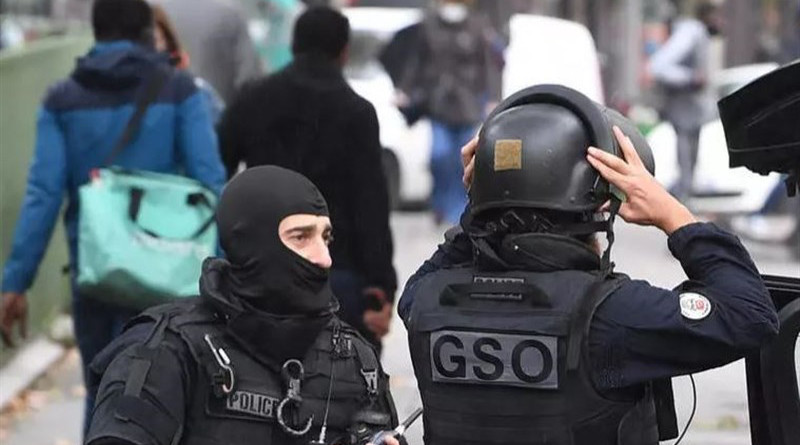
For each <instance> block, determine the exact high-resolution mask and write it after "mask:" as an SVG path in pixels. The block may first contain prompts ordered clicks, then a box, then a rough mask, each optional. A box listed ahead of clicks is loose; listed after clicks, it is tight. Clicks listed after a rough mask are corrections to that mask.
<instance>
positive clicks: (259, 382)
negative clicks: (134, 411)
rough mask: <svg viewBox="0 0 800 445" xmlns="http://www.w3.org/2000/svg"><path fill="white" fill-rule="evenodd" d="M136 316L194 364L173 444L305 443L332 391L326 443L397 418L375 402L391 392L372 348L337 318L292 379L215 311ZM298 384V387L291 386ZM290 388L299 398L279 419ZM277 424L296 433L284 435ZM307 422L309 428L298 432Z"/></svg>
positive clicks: (312, 435)
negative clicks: (183, 348)
mask: <svg viewBox="0 0 800 445" xmlns="http://www.w3.org/2000/svg"><path fill="white" fill-rule="evenodd" d="M172 306H175V305H172ZM140 318H145V319H146V318H151V319H153V320H155V321H156V325H155V327H154V328H153V331H154V332H155V334H154V335H156V336H157V335H159V334H158V332H159V331H161V332H163V331H164V330H166V329H168V330H171V331H173V332H175V333H177V334H178V335H179V336H180V337H181V338H182V339H183V341H184V342H185V344H186V345H188V348H189V350H190V352H191V356H192V358H193V359H194V360H193V362H194V365H195V366H196V374H195V375H196V380H195V381H194V388H193V389H192V390H190V397H191V399H190V400H188V407H187V413H186V418H185V420H184V425H183V431H182V434H181V437H180V441H179V442H174V443H180V444H187V445H189V444H191V445H206V444H208V445H210V444H221V443H226V444H232V445H233V444H251V443H253V444H255V443H257V444H260V445H270V444H276V445H277V444H308V443H309V442H310V441H312V440H316V439H317V438H318V435H319V431H320V428H321V427H322V424H323V419H324V418H325V413H326V406H327V401H328V394H329V391H331V392H330V406H329V409H327V412H328V427H327V438H326V443H341V444H347V443H351V442H352V441H353V440H355V437H356V436H358V435H359V434H361V435H363V434H365V432H366V431H367V430H369V431H376V430H380V429H390V428H391V426H392V425H393V424H394V423H395V421H396V419H394V418H393V417H394V413H393V411H391V407H390V409H388V410H387V409H386V404H385V403H381V402H382V401H385V400H386V399H383V400H379V399H380V398H386V397H388V392H387V391H388V388H387V386H388V384H387V380H388V379H387V378H386V377H385V374H383V371H382V369H381V368H380V364H379V362H378V359H377V356H376V354H375V352H374V351H373V350H372V349H371V347H370V346H368V344H367V343H366V342H365V341H364V340H363V339H362V338H361V337H359V335H358V333H357V332H356V331H355V330H354V329H352V328H351V327H349V326H348V325H346V324H344V323H342V322H341V321H340V320H339V319H338V318H336V317H333V319H332V320H331V322H330V323H329V324H328V326H327V327H326V328H325V329H324V330H323V331H322V332H321V333H320V335H319V336H318V338H317V339H316V340H315V343H314V344H313V346H312V347H311V348H310V349H309V351H308V353H307V354H306V356H305V358H304V359H303V360H302V368H303V375H302V378H300V379H299V381H298V382H291V381H290V380H291V379H290V378H289V377H290V376H289V375H287V372H286V371H284V369H283V368H284V366H283V364H282V363H272V362H269V361H262V360H257V359H255V358H253V357H252V355H251V354H248V353H246V351H244V350H243V349H242V348H241V347H240V346H239V345H238V344H237V342H236V341H235V340H233V339H232V338H231V337H230V336H229V335H227V334H226V332H225V323H224V322H223V321H222V320H221V319H220V318H219V316H218V315H217V314H214V313H212V312H211V311H210V310H209V309H208V308H207V307H205V306H203V305H201V304H193V305H191V308H190V309H189V310H182V311H180V312H178V313H177V314H169V313H166V314H165V313H159V312H158V311H152V310H151V311H147V312H145V313H144V314H143V315H141V316H140ZM265 341H281V339H265ZM151 372H157V370H151ZM332 379H333V381H334V382H333V386H332V387H331V380H332ZM298 383H299V387H294V386H292V385H295V384H298ZM290 387H291V388H293V389H299V394H298V395H299V397H297V398H296V401H297V403H295V402H294V401H292V400H289V401H287V402H286V403H285V404H286V405H287V406H286V407H284V408H283V410H285V415H284V416H283V417H282V418H280V417H281V416H279V411H281V404H282V402H283V401H284V399H286V398H287V390H288V389H289V388H290ZM309 419H310V420H309ZM281 422H283V423H284V424H285V425H287V426H288V427H289V428H291V429H292V430H294V431H297V432H298V433H297V434H289V433H287V432H286V431H285V430H284V429H283V428H282V426H281ZM307 422H310V424H311V426H310V428H309V429H308V431H307V432H306V433H305V434H299V432H300V431H303V430H304V429H305V427H306V423H307Z"/></svg>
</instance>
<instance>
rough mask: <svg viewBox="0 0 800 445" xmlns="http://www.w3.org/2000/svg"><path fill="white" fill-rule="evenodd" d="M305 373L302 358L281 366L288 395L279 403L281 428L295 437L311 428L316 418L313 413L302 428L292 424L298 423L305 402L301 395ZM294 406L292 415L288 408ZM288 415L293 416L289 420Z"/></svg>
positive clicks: (278, 416)
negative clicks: (301, 384)
mask: <svg viewBox="0 0 800 445" xmlns="http://www.w3.org/2000/svg"><path fill="white" fill-rule="evenodd" d="M304 375H305V369H304V368H303V364H302V363H301V362H300V360H296V359H291V360H287V361H286V362H285V363H284V364H283V366H282V367H281V376H282V377H283V381H284V382H285V383H286V396H285V397H284V398H283V400H281V403H280V404H279V405H278V412H277V416H276V417H277V418H278V424H279V425H280V426H281V429H282V430H283V431H284V432H285V433H287V434H289V435H291V436H294V437H300V436H304V435H305V434H306V433H308V431H309V430H311V423H312V422H313V420H314V416H313V415H312V416H311V417H309V418H308V419H307V420H306V424H305V425H304V426H302V427H301V428H294V427H293V426H292V425H294V424H297V423H298V422H297V416H298V414H299V412H300V404H301V403H303V398H302V397H301V396H300V383H301V381H302V380H303V377H304ZM290 408H292V409H293V410H292V411H294V412H293V413H292V415H290V414H287V410H289V409H290ZM287 416H290V417H291V418H290V419H289V420H287Z"/></svg>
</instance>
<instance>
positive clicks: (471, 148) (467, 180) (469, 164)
mask: <svg viewBox="0 0 800 445" xmlns="http://www.w3.org/2000/svg"><path fill="white" fill-rule="evenodd" d="M477 150H478V136H475V137H474V138H472V140H471V141H469V142H467V145H465V146H463V147H461V165H462V166H463V167H464V177H463V178H462V181H464V187H466V189H467V190H469V188H470V187H471V186H472V175H473V173H475V152H476V151H477Z"/></svg>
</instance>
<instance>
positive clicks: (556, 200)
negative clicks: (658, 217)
mask: <svg viewBox="0 0 800 445" xmlns="http://www.w3.org/2000/svg"><path fill="white" fill-rule="evenodd" d="M614 125H616V126H618V127H619V128H620V129H621V130H622V131H623V133H625V134H626V135H627V136H628V137H630V138H631V140H632V141H633V144H634V146H635V148H636V151H637V152H638V153H639V157H641V159H642V162H643V163H644V165H645V166H646V167H647V169H648V170H649V171H650V173H655V162H654V160H653V154H652V152H651V150H650V146H649V145H648V144H647V141H646V140H645V138H644V136H642V134H641V133H640V132H639V131H638V130H637V129H636V127H635V126H634V124H633V123H632V122H630V121H629V120H627V119H626V118H625V117H623V116H622V115H621V114H619V113H617V112H616V111H614V110H611V109H609V108H606V107H604V106H602V105H599V104H597V103H594V102H592V101H591V100H590V99H589V98H587V97H586V96H584V95H583V94H581V93H579V92H577V91H575V90H573V89H570V88H567V87H564V86H561V85H537V86H534V87H530V88H526V89H524V90H522V91H520V92H518V93H516V94H514V95H512V96H510V97H509V98H507V99H506V100H504V101H503V102H502V103H501V104H500V105H499V106H498V107H497V108H495V110H494V111H492V113H491V114H490V115H489V117H488V118H487V119H486V121H485V123H484V125H483V128H482V129H481V132H480V135H479V141H478V150H477V153H476V155H475V174H474V177H473V181H472V187H471V188H470V192H469V197H470V211H471V214H472V215H473V216H474V215H477V214H479V213H481V212H483V211H485V210H489V209H499V208H512V207H516V208H532V209H547V210H555V211H561V212H575V213H587V212H592V211H595V210H597V209H598V208H599V207H600V206H601V205H602V204H603V203H605V202H606V201H608V200H609V199H612V198H613V195H612V192H613V191H612V190H611V188H610V187H609V184H608V183H607V182H606V181H605V180H604V179H603V178H602V177H601V176H600V174H599V173H598V172H597V170H595V169H594V168H593V167H592V166H591V165H590V164H589V162H588V161H587V160H586V150H587V148H588V147H589V146H590V145H591V146H594V147H597V148H600V149H602V150H605V151H607V152H609V153H612V154H614V155H617V156H620V157H622V150H621V149H620V147H619V145H618V143H617V141H616V139H615V137H614V133H613V132H612V127H613V126H614Z"/></svg>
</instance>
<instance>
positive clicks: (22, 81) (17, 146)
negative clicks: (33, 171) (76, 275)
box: [0, 35, 92, 364]
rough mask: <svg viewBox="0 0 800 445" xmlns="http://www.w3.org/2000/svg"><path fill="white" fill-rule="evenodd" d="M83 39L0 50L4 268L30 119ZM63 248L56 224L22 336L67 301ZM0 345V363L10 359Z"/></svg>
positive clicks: (31, 135)
mask: <svg viewBox="0 0 800 445" xmlns="http://www.w3.org/2000/svg"><path fill="white" fill-rule="evenodd" d="M91 42H92V41H91V38H90V37H89V36H85V35H77V36H65V37H54V38H47V39H43V40H40V41H37V42H34V43H31V44H27V45H25V46H23V47H21V48H14V49H8V50H3V51H2V52H0V266H1V265H3V264H5V261H6V258H8V255H9V250H10V248H11V240H12V236H13V233H14V229H15V226H16V223H17V218H18V216H19V211H20V206H21V203H22V199H23V196H24V193H25V186H26V182H27V176H28V167H29V165H30V162H31V157H32V154H33V146H34V140H35V136H36V115H37V110H38V109H39V107H40V105H41V100H42V98H43V97H44V95H45V92H46V91H47V88H48V87H49V86H50V85H52V84H53V83H54V82H56V81H57V80H58V79H60V78H63V77H65V76H67V75H68V74H69V72H70V71H71V70H72V68H73V66H74V65H75V58H76V57H77V56H78V55H80V54H82V53H84V52H85V51H86V50H87V49H88V48H89V46H90V45H91ZM66 264H67V248H66V240H65V238H64V230H63V224H62V223H61V222H60V221H59V223H58V226H57V228H56V230H55V232H54V234H53V238H52V240H51V242H50V246H49V248H48V250H47V253H46V254H45V257H44V260H43V261H42V263H41V266H40V267H39V273H38V275H37V277H36V280H35V281H34V284H33V287H32V288H31V289H30V290H29V291H28V317H29V318H28V321H29V324H28V331H29V332H28V336H29V338H31V337H33V336H35V335H36V334H37V333H40V332H42V331H43V329H45V328H46V327H47V325H48V324H49V323H50V321H52V319H53V318H54V317H55V316H56V315H57V314H59V313H60V312H62V311H63V310H64V308H65V307H67V304H68V303H69V280H68V277H67V276H66V275H64V273H63V272H62V271H63V268H64V266H65V265H66ZM11 352H12V351H9V350H8V349H7V348H4V347H3V346H0V364H2V363H4V362H5V361H7V360H8V358H9V357H10V356H11Z"/></svg>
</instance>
